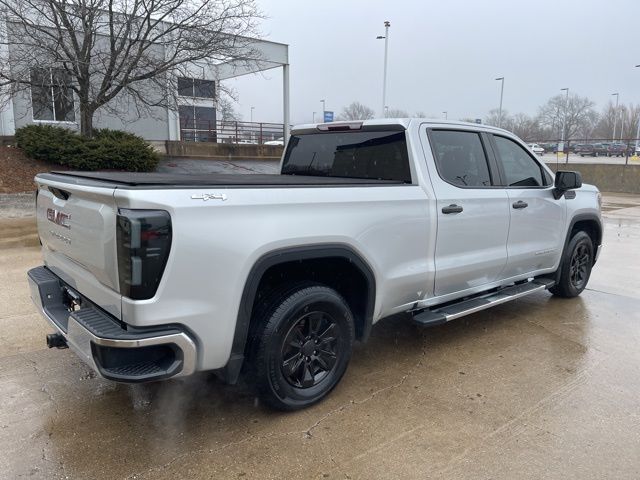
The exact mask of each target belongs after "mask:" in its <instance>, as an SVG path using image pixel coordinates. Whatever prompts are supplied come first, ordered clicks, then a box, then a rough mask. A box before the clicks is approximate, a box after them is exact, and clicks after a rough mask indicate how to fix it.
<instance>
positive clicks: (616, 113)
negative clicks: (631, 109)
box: [611, 93, 620, 142]
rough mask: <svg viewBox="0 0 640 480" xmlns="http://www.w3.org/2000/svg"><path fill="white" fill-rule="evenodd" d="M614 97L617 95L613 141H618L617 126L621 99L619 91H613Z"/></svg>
mask: <svg viewBox="0 0 640 480" xmlns="http://www.w3.org/2000/svg"><path fill="white" fill-rule="evenodd" d="M611 96H612V97H616V108H615V109H614V110H613V137H612V138H613V141H614V142H615V141H616V127H617V126H618V101H619V100H620V94H619V93H612V94H611Z"/></svg>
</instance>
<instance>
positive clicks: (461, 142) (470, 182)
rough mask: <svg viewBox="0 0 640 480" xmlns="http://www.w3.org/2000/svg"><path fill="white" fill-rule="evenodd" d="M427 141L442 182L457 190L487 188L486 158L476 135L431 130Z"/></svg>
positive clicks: (488, 180)
mask: <svg viewBox="0 0 640 480" xmlns="http://www.w3.org/2000/svg"><path fill="white" fill-rule="evenodd" d="M429 138H430V140H431V145H432V148H433V152H434V155H435V158H436V166H437V167H438V173H439V174H440V176H441V177H442V179H443V180H445V181H447V182H449V183H451V184H453V185H455V186H457V187H476V188H481V187H489V186H491V176H490V175H489V166H488V164H487V157H486V155H485V152H484V147H483V146H482V141H481V140H480V135H479V134H478V133H475V132H461V131H454V130H432V131H431V133H430V135H429Z"/></svg>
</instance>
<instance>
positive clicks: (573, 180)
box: [553, 171, 582, 200]
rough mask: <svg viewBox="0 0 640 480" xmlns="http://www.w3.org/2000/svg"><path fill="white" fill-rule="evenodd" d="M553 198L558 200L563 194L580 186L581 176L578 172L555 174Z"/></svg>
mask: <svg viewBox="0 0 640 480" xmlns="http://www.w3.org/2000/svg"><path fill="white" fill-rule="evenodd" d="M553 186H554V187H555V188H554V190H553V198H555V199H556V200H558V199H559V198H560V197H562V195H564V192H566V191H567V190H572V189H574V188H580V187H581V186H582V175H580V172H562V171H560V172H556V181H555V183H554V184H553Z"/></svg>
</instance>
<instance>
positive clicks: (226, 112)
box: [216, 95, 242, 122]
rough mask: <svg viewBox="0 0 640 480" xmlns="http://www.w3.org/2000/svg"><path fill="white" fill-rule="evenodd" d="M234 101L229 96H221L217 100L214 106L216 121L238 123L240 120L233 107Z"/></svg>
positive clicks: (240, 117) (240, 116)
mask: <svg viewBox="0 0 640 480" xmlns="http://www.w3.org/2000/svg"><path fill="white" fill-rule="evenodd" d="M233 102H234V99H233V98H232V97H230V96H229V95H221V96H220V97H219V98H218V103H217V105H216V114H217V115H216V116H217V118H218V120H220V121H222V122H239V121H240V120H242V115H240V114H239V113H238V112H237V111H236V109H235V107H234V103H233Z"/></svg>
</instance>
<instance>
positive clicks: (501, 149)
mask: <svg viewBox="0 0 640 480" xmlns="http://www.w3.org/2000/svg"><path fill="white" fill-rule="evenodd" d="M493 138H494V139H495V141H496V147H497V148H498V155H499V156H500V160H501V161H502V168H503V170H504V174H505V180H506V183H507V186H509V187H542V186H544V185H545V184H546V183H547V182H546V181H545V177H543V175H542V168H541V167H540V165H538V162H536V161H535V160H534V159H533V158H532V157H531V155H529V153H528V152H527V151H526V150H525V149H524V148H522V147H521V146H520V145H518V144H517V143H516V142H514V141H513V140H510V139H508V138H505V137H498V136H494V137H493Z"/></svg>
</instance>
